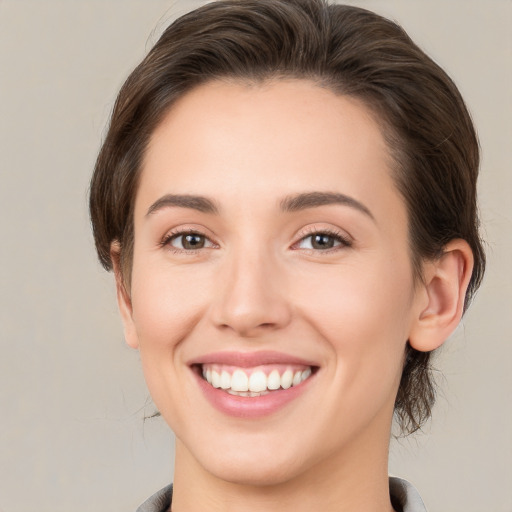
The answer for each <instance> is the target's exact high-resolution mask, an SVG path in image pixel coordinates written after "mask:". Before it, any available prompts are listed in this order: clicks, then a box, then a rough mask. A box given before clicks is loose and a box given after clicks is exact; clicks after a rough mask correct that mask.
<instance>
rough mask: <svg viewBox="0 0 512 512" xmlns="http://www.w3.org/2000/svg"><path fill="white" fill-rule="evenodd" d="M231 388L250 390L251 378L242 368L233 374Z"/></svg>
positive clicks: (234, 389)
mask: <svg viewBox="0 0 512 512" xmlns="http://www.w3.org/2000/svg"><path fill="white" fill-rule="evenodd" d="M231 389H232V390H233V391H249V379H248V377H247V375H246V374H245V372H243V371H242V370H235V371H234V372H233V375H232V376H231Z"/></svg>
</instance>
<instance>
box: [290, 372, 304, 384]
mask: <svg viewBox="0 0 512 512" xmlns="http://www.w3.org/2000/svg"><path fill="white" fill-rule="evenodd" d="M301 382H302V372H295V375H294V376H293V380H292V386H298V385H299V384H300V383H301Z"/></svg>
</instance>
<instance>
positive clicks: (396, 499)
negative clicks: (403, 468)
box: [137, 476, 427, 512]
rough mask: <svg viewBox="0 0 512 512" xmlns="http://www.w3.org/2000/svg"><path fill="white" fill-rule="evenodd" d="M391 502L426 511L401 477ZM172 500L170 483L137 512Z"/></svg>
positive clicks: (161, 508)
mask: <svg viewBox="0 0 512 512" xmlns="http://www.w3.org/2000/svg"><path fill="white" fill-rule="evenodd" d="M389 493H390V495H391V502H392V504H393V507H394V508H395V510H396V511H397V512H427V509H426V508H425V505H424V504H423V500H422V499H421V497H420V495H419V493H418V491H417V490H416V488H415V487H414V486H413V485H412V484H411V483H410V482H408V481H407V480H403V479H402V478H397V477H393V476H392V477H390V478H389ZM171 502H172V484H171V485H168V486H167V487H164V488H163V489H161V490H160V491H158V492H157V493H155V494H153V496H151V497H150V498H148V499H147V500H146V501H145V502H144V503H143V504H142V505H141V506H140V507H139V508H138V509H137V512H166V511H168V510H169V508H170V506H171Z"/></svg>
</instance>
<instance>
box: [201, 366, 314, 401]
mask: <svg viewBox="0 0 512 512" xmlns="http://www.w3.org/2000/svg"><path fill="white" fill-rule="evenodd" d="M316 369H317V367H314V366H309V365H302V364H275V363H274V364H264V365H259V366H255V367H240V366H232V365H226V364H218V363H207V364H201V365H196V371H197V372H198V374H199V375H200V376H201V377H202V378H203V380H204V381H206V382H207V383H208V384H209V385H210V386H212V387H213V388H215V389H218V390H221V391H225V392H226V393H229V394H230V395H234V396H242V397H251V398H254V397H260V396H264V395H268V394H270V393H275V392H279V391H282V390H287V389H290V388H291V387H297V386H299V385H300V384H302V383H303V382H304V381H306V380H307V379H309V378H310V377H311V375H313V373H314V372H315V370H316Z"/></svg>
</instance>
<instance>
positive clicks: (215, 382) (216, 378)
mask: <svg viewBox="0 0 512 512" xmlns="http://www.w3.org/2000/svg"><path fill="white" fill-rule="evenodd" d="M212 386H213V387H214V388H220V375H219V374H218V373H217V372H216V371H215V370H213V371H212Z"/></svg>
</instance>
